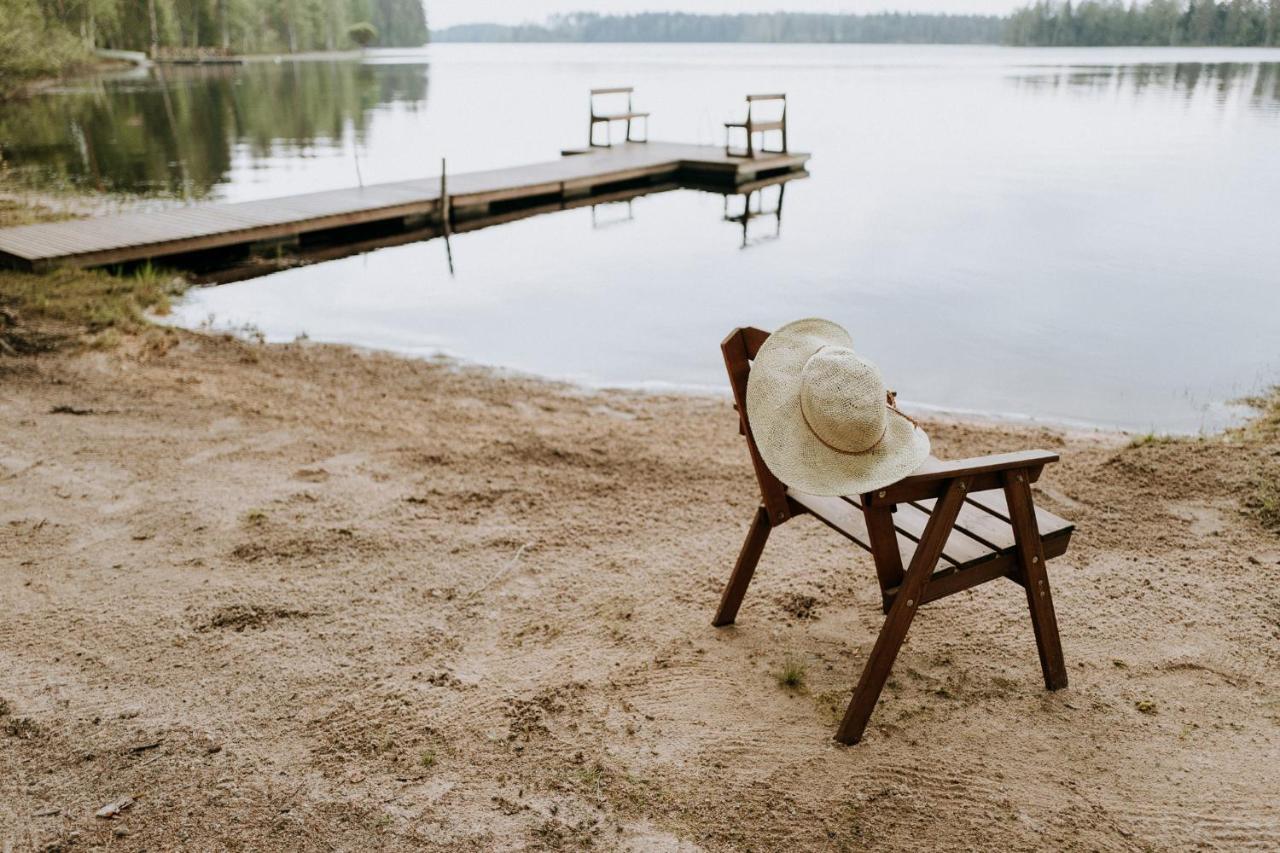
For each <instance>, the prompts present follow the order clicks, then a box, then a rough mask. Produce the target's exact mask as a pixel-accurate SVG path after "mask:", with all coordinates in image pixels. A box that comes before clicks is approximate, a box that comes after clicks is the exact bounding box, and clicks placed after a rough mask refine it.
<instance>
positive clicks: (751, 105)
mask: <svg viewBox="0 0 1280 853" xmlns="http://www.w3.org/2000/svg"><path fill="white" fill-rule="evenodd" d="M761 101H782V116H781V117H780V119H779V120H780V121H786V120H787V96H786V95H785V94H781V95H747V122H748V123H750V121H751V118H752V113H753V112H754V111H755V106H756V104H758V103H760V102H761ZM770 120H771V119H770Z"/></svg>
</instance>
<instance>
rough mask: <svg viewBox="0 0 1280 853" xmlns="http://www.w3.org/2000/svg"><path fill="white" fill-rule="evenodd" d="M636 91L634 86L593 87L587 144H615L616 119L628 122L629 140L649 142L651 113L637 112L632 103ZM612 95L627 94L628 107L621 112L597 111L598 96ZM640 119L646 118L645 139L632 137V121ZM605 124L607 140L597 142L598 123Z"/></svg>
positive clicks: (595, 146)
mask: <svg viewBox="0 0 1280 853" xmlns="http://www.w3.org/2000/svg"><path fill="white" fill-rule="evenodd" d="M634 93H635V87H634V86H616V87H613V88H610V89H592V90H591V98H590V104H591V127H590V129H589V130H588V131H587V144H588V145H589V146H590V147H592V148H608V147H610V146H612V145H613V123H614V122H615V121H625V122H626V123H627V142H648V141H649V114H648V113H645V112H637V111H636V109H635V107H634V105H633V104H632V96H633V94H634ZM610 95H626V96H627V106H626V109H624V110H622V111H620V112H612V113H609V112H604V113H602V112H596V98H604V97H609V96H610ZM638 119H644V139H632V138H631V123H632V122H633V121H636V120H638ZM597 124H603V125H604V133H605V141H604V143H603V144H601V143H598V142H596V125H597Z"/></svg>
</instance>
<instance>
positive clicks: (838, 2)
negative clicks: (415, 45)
mask: <svg viewBox="0 0 1280 853" xmlns="http://www.w3.org/2000/svg"><path fill="white" fill-rule="evenodd" d="M425 2H426V6H427V20H428V21H429V22H430V24H431V26H432V27H436V28H440V27H448V26H452V25H454V24H464V23H473V22H476V21H496V22H498V23H504V24H517V23H522V22H525V21H538V22H540V21H543V20H545V19H546V17H547V16H548V15H553V14H555V13H557V12H582V11H586V12H600V13H626V12H700V13H705V14H713V15H714V14H725V13H730V12H776V11H779V10H781V11H786V12H883V11H885V10H891V11H896V12H952V13H970V14H989V15H1001V14H1004V13H1006V12H1009V11H1011V10H1012V9H1016V8H1018V7H1019V6H1024V5H1026V0H679V1H678V2H672V0H576V2H575V0H425Z"/></svg>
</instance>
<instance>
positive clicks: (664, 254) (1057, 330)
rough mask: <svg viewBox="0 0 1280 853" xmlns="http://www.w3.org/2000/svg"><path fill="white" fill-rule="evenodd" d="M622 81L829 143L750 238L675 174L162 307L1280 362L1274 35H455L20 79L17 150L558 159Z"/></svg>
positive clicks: (695, 339)
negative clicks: (1058, 38) (1202, 42)
mask: <svg viewBox="0 0 1280 853" xmlns="http://www.w3.org/2000/svg"><path fill="white" fill-rule="evenodd" d="M619 84H631V85H635V86H636V87H637V106H639V107H641V108H645V109H648V110H650V111H652V113H653V117H652V135H653V137H654V138H658V139H669V140H673V141H688V142H702V143H711V144H720V143H722V142H723V136H722V133H723V132H722V130H721V129H720V127H721V123H722V122H723V121H724V120H725V119H726V118H733V117H737V116H738V114H739V113H740V111H741V109H742V98H743V95H744V94H746V93H748V92H753V91H785V92H786V93H787V94H788V96H789V101H788V104H789V108H790V112H789V117H790V136H791V139H790V141H791V145H792V147H793V148H794V149H797V150H804V151H809V152H812V153H813V155H814V156H813V160H812V162H811V164H810V171H811V173H812V176H811V177H810V178H809V179H807V180H801V181H795V182H792V183H790V184H788V185H787V187H786V195H785V206H784V211H783V215H782V217H781V221H780V222H779V221H777V220H775V219H774V218H770V217H762V218H760V219H757V220H755V221H754V222H753V223H751V226H750V227H749V229H748V234H747V237H748V240H747V247H746V248H743V246H742V243H743V235H742V231H741V229H740V227H739V226H737V225H736V224H734V223H731V222H726V221H725V219H724V199H722V198H721V197H720V196H718V195H712V194H707V193H701V192H697V191H693V190H679V191H674V192H669V193H663V194H657V195H650V196H645V197H642V198H639V199H636V200H635V201H633V202H632V203H631V204H630V205H629V206H628V205H606V206H601V207H600V208H598V209H596V210H591V209H588V208H583V209H578V210H571V211H565V212H560V213H554V214H549V215H545V216H540V217H536V218H532V219H526V220H523V221H519V222H514V223H510V224H507V225H502V226H498V227H494V228H490V229H486V230H483V231H477V232H472V233H467V234H461V235H457V236H455V237H454V238H453V240H452V255H453V263H454V266H455V272H454V274H453V275H452V276H451V275H450V273H449V269H448V263H447V259H446V256H445V246H444V244H443V243H442V242H441V241H439V240H432V241H428V242H421V243H414V244H409V245H404V246H399V247H395V248H386V249H379V250H376V251H373V252H369V253H366V254H362V255H358V256H354V257H349V258H345V259H342V260H336V261H330V262H326V263H321V264H315V265H312V266H307V267H301V268H296V269H291V270H288V271H283V272H279V273H275V274H272V275H269V276H265V277H262V278H257V279H254V280H251V281H245V282H239V283H235V284H228V285H222V286H218V287H210V288H202V289H198V290H195V291H193V292H192V293H191V294H190V295H189V297H188V298H187V299H186V300H185V302H184V303H183V304H182V305H181V306H179V308H178V309H177V311H176V312H175V315H174V319H175V321H176V322H179V323H182V324H185V325H191V326H195V325H199V324H201V323H203V322H207V321H208V320H209V318H213V324H214V325H216V326H224V327H239V326H243V325H244V324H252V325H253V326H255V327H257V328H258V329H260V330H261V331H262V332H263V333H264V334H265V335H266V336H267V338H268V339H270V340H288V339H292V338H294V337H295V336H297V335H300V334H306V335H307V336H309V337H310V338H311V339H313V340H324V341H340V342H349V343H353V344H358V345H364V346H371V347H381V348H388V349H394V350H399V351H403V352H408V353H415V354H432V353H437V352H444V353H448V354H450V355H454V356H458V357H461V358H464V359H468V360H472V361H476V362H481V363H485V364H493V365H499V366H505V367H513V368H517V369H519V370H523V371H528V372H533V373H538V374H542V375H547V376H552V377H557V378H567V379H571V380H575V381H580V382H584V383H587V384H591V385H619V386H646V387H659V388H665V387H673V386H674V387H688V388H714V389H724V387H725V380H724V376H723V366H722V364H721V362H720V354H719V349H718V343H719V341H720V339H721V338H722V337H723V336H724V334H725V333H726V332H728V331H729V330H730V329H731V328H732V327H734V326H737V325H745V324H752V325H757V326H761V327H763V328H772V327H775V326H777V325H779V324H781V323H783V322H786V321H788V320H791V319H795V318H798V317H803V316H811V315H818V316H824V317H829V318H831V319H834V320H837V321H838V322H841V323H842V324H844V325H845V326H846V327H847V328H848V329H849V330H850V331H851V333H852V334H853V337H854V340H855V343H856V344H857V346H858V347H859V348H860V349H861V350H862V351H864V353H865V354H867V355H868V356H869V357H871V358H872V359H873V360H874V361H876V362H877V363H878V364H879V365H880V367H881V369H882V371H883V372H884V374H885V376H886V379H887V381H888V384H889V385H890V386H891V387H894V388H896V389H897V390H898V391H899V393H900V394H901V396H902V399H903V400H904V402H907V403H908V405H912V404H914V405H915V406H917V407H939V408H943V409H951V410H956V411H980V412H988V413H995V414H1003V415H1014V416H1028V417H1034V418H1038V419H1043V420H1046V421H1051V422H1059V423H1067V424H1089V425H1099V426H1106V427H1120V428H1126V429H1134V430H1144V431H1145V430H1149V429H1155V430H1159V431H1176V432H1197V431H1202V430H1209V429H1214V428H1217V427H1219V426H1221V425H1222V424H1224V423H1226V422H1228V421H1229V420H1230V419H1231V418H1232V417H1233V416H1237V415H1238V414H1239V410H1238V409H1237V408H1235V407H1232V406H1231V405H1230V401H1232V400H1234V399H1236V398H1238V397H1240V396H1242V395H1245V394H1248V393H1251V392H1253V391H1256V390H1259V389H1260V388H1262V387H1264V386H1265V385H1267V384H1270V383H1274V382H1276V381H1280V231H1278V230H1277V216H1278V215H1280V51H1268V50H1215V49H1004V48H970V47H907V46H859V45H848V46H810V45H714V46H707V45H516V46H495V45H484V46H482V45H440V46H433V47H431V48H428V49H425V50H423V51H417V52H410V53H403V52H402V53H395V54H392V53H372V54H371V55H370V56H369V57H368V58H367V59H366V60H365V61H364V62H363V63H360V62H338V63H335V62H307V63H281V64H272V63H262V64H252V65H249V66H246V67H243V68H235V69H217V70H210V71H199V70H195V71H192V70H188V71H183V72H178V71H173V70H170V71H168V72H166V73H165V74H164V76H163V77H160V76H158V75H157V74H156V73H155V72H150V73H145V74H141V75H139V74H134V75H126V76H124V77H122V78H119V79H114V80H98V81H94V82H93V83H91V84H86V85H76V86H70V87H66V88H64V89H62V90H58V91H55V92H50V93H48V94H46V95H44V96H42V97H40V98H38V99H36V100H34V101H31V102H28V103H26V104H21V105H18V106H17V107H13V108H6V111H5V114H4V116H3V117H2V118H0V151H2V152H3V154H4V157H5V160H6V161H7V163H8V165H9V167H10V168H12V169H13V170H15V171H16V172H17V173H18V174H19V175H20V176H23V177H25V178H26V179H27V180H29V181H31V182H33V183H36V184H41V185H50V184H59V183H65V184H70V185H74V186H80V187H84V186H88V187H99V188H102V189H105V190H110V191H115V192H129V193H132V192H138V193H146V194H148V195H150V196H152V197H154V198H158V199H159V201H157V202H156V203H157V204H162V203H182V202H183V201H185V200H200V199H229V200H242V199H251V198H264V197H270V196H274V195H284V194H289V193H294V192H302V191H311V190H318V189H327V188H336V187H344V186H351V185H354V184H355V183H356V182H357V168H358V169H359V172H360V177H361V178H362V179H363V181H364V182H365V183H366V184H367V183H373V182H378V181H390V180H397V179H401V178H411V177H422V176H424V175H434V174H437V173H438V170H439V162H440V158H441V157H446V156H447V157H448V160H449V170H450V172H461V171H468V170H472V169H483V168H492V167H499V166H508V165H515V164H519V163H522V162H533V161H538V160H545V159H551V158H554V157H555V156H557V153H558V152H559V150H560V149H561V148H564V147H570V146H577V145H581V144H582V143H583V142H584V141H585V139H584V136H585V132H586V121H585V118H586V115H585V113H586V107H587V104H586V100H587V94H586V93H587V89H588V88H590V87H592V86H604V85H619ZM765 196H766V197H765V198H764V199H763V203H764V205H765V206H766V207H768V206H770V205H772V204H774V203H775V201H776V190H771V191H766V193H765ZM759 201H761V200H760V199H754V200H753V204H754V203H758V202H759ZM731 203H732V204H734V205H736V206H737V207H738V208H740V207H741V200H740V199H732V200H731Z"/></svg>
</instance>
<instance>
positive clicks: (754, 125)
mask: <svg viewBox="0 0 1280 853" xmlns="http://www.w3.org/2000/svg"><path fill="white" fill-rule="evenodd" d="M724 126H725V127H745V128H746V129H747V130H750V131H752V132H753V133H754V132H755V131H759V130H782V128H783V127H785V126H786V122H783V121H726V122H725V123H724Z"/></svg>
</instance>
